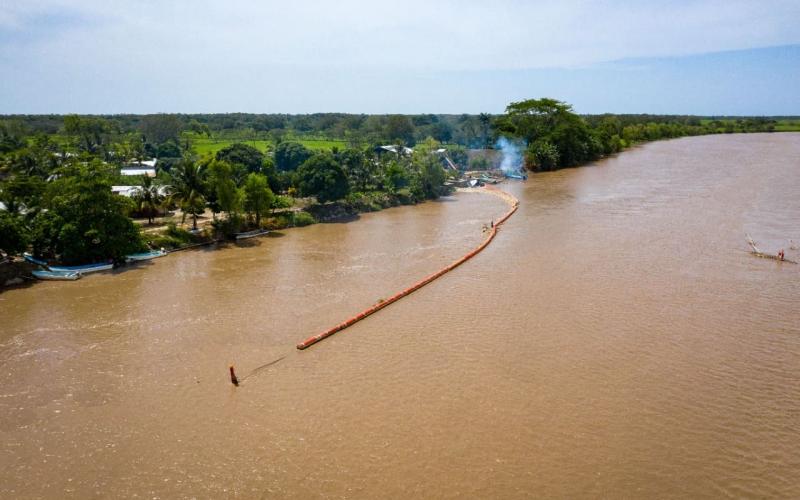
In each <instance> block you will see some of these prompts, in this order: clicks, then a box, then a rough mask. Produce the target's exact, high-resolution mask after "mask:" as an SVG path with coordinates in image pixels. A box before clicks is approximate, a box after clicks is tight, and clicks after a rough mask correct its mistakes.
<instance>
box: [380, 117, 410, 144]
mask: <svg viewBox="0 0 800 500" xmlns="http://www.w3.org/2000/svg"><path fill="white" fill-rule="evenodd" d="M384 136H385V137H386V139H387V140H389V141H392V142H399V143H400V144H406V145H408V146H413V145H414V125H413V124H412V123H411V120H409V119H408V117H407V116H405V115H391V116H390V117H389V118H388V119H387V120H386V129H385V131H384Z"/></svg>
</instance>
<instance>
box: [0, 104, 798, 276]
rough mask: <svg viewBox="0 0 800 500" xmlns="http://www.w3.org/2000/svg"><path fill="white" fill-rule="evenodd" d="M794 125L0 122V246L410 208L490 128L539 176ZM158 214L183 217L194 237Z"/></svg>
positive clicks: (562, 115)
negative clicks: (662, 146) (150, 167)
mask: <svg viewBox="0 0 800 500" xmlns="http://www.w3.org/2000/svg"><path fill="white" fill-rule="evenodd" d="M796 130H800V119H799V118H797V117H755V118H753V117H695V116H677V115H675V116H673V115H666V116H665V115H611V114H607V115H591V116H581V115H578V114H576V113H574V112H573V110H572V108H571V107H570V106H569V105H568V104H566V103H563V102H560V101H557V100H554V99H532V100H527V101H521V102H516V103H511V104H510V105H509V106H508V108H507V109H506V113H504V114H503V115H497V116H493V115H490V114H486V113H483V114H479V115H468V114H460V115H445V114H418V115H351V114H341V113H317V114H310V115H285V114H246V113H232V114H158V115H103V116H101V115H94V116H86V115H68V116H59V115H18V116H5V117H0V202H2V205H0V211H1V213H2V215H1V216H0V252H2V253H5V254H12V255H13V254H19V253H20V252H22V251H24V250H33V251H34V252H35V253H37V254H38V255H42V256H45V257H47V258H50V259H53V260H54V261H61V262H65V263H87V262H95V261H104V260H108V259H115V260H120V259H123V258H124V256H125V255H126V254H127V253H132V252H136V251H139V250H142V249H143V248H144V244H143V241H148V242H150V243H151V245H152V246H155V247H159V246H162V244H163V246H181V245H186V244H189V243H194V242H197V240H198V238H200V239H202V238H206V239H208V238H218V237H225V236H230V235H231V234H233V233H235V232H237V231H242V230H248V229H252V228H253V227H259V226H261V227H276V226H282V227H290V226H301V225H307V224H310V223H313V222H315V221H317V220H329V219H332V218H336V217H338V216H346V215H348V214H353V213H357V212H359V211H369V210H378V209H381V208H385V207H387V206H393V205H396V204H407V203H417V202H419V201H422V200H425V199H432V198H436V197H438V196H440V195H442V194H443V193H445V192H446V190H445V189H444V187H443V184H444V182H445V179H446V178H447V175H448V174H447V173H446V170H445V169H444V168H443V167H445V166H448V167H449V166H451V163H449V162H448V161H447V160H449V161H450V162H452V164H455V165H456V166H457V167H459V168H460V169H462V170H463V169H465V168H467V166H468V165H467V163H468V161H469V160H468V158H469V156H468V154H467V150H468V149H492V148H494V147H495V144H496V143H497V141H498V139H500V138H501V137H502V138H507V139H510V140H512V141H515V142H516V143H518V144H520V145H521V146H522V149H523V151H524V155H523V158H524V163H525V166H527V168H528V169H530V170H533V171H540V170H552V169H555V168H562V167H569V166H574V165H580V164H583V163H586V162H588V161H592V160H594V159H597V158H600V157H602V156H606V155H609V154H613V153H616V152H619V151H621V150H623V149H625V148H626V147H628V146H630V145H633V144H637V143H641V142H646V141H653V140H659V139H665V138H671V137H681V136H687V135H700V134H715V133H733V132H772V131H796ZM411 147H413V148H414V150H413V151H411V150H410V149H408V148H411ZM442 151H445V152H444V153H443V152H442ZM152 159H154V160H156V162H157V163H156V165H155V167H154V168H155V172H156V175H155V177H145V176H142V175H139V176H125V175H122V174H123V172H122V171H121V169H122V167H126V166H128V167H131V166H133V167H137V168H143V164H142V162H143V161H150V162H151V163H152ZM479 159H480V158H477V159H476V158H473V162H474V163H476V164H477V163H479V162H478V160H479ZM112 185H117V186H128V187H127V188H124V189H121V192H123V193H125V194H126V195H127V197H126V196H120V195H118V194H113V193H112V191H111V186H112ZM118 191H119V189H118ZM133 219H139V220H138V222H137V223H134V220H133ZM187 219H188V220H187ZM169 222H174V223H186V224H189V223H191V225H192V226H197V227H198V228H197V231H196V233H204V234H206V236H203V237H201V236H199V235H198V234H190V233H189V232H186V230H185V228H181V227H178V226H172V225H169ZM201 222H204V223H208V222H213V224H208V225H207V226H205V228H201V227H199V225H200V223H201ZM153 224H157V225H156V226H155V227H153ZM140 227H141V228H144V231H145V232H146V236H145V237H143V236H142V235H141V232H140ZM159 227H161V228H162V229H161V230H159V229H158V228H159ZM163 228H166V229H163Z"/></svg>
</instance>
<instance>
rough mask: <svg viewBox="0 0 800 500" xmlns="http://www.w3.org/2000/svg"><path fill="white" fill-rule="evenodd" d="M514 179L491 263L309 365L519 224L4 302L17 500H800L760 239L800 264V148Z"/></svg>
mask: <svg viewBox="0 0 800 500" xmlns="http://www.w3.org/2000/svg"><path fill="white" fill-rule="evenodd" d="M502 187H503V189H505V190H507V191H509V192H511V193H512V194H514V195H515V196H517V197H518V198H519V199H520V202H521V206H520V209H519V210H518V211H517V213H516V214H515V215H514V216H512V217H511V219H510V220H509V221H508V222H507V223H506V224H505V225H504V226H503V227H502V228H501V229H500V232H499V234H498V237H497V238H496V239H495V240H494V242H493V243H492V244H491V245H490V246H489V247H488V248H487V249H486V250H484V251H483V252H482V253H481V254H479V255H478V256H477V257H475V258H474V259H472V260H471V261H469V262H467V263H466V264H464V265H463V266H461V267H459V268H457V269H456V270H454V271H452V272H451V273H449V274H447V275H445V276H444V277H443V278H441V279H439V280H437V281H435V282H434V283H432V284H430V285H428V286H427V287H425V288H423V289H422V290H420V291H418V292H416V293H414V294H413V295H411V296H409V297H407V298H404V299H402V300H401V301H399V302H398V303H396V304H393V305H391V306H390V307H388V308H386V309H384V310H382V311H381V312H379V313H378V314H376V315H375V316H372V317H370V318H368V319H367V320H365V321H362V322H361V323H358V324H357V325H355V326H353V327H352V328H350V329H348V330H345V331H344V332H340V333H338V334H337V335H335V336H334V337H332V338H330V339H327V340H325V341H323V342H322V343H320V344H317V345H315V346H313V347H311V348H310V349H308V350H306V351H297V350H296V349H295V348H294V345H295V344H296V343H297V342H298V341H300V340H302V339H304V338H306V337H308V336H310V335H312V334H316V333H319V332H320V331H321V330H323V329H326V328H328V327H330V326H333V325H334V324H335V323H338V322H340V321H342V320H344V319H346V318H348V317H350V316H351V315H353V314H355V313H357V312H358V311H360V310H362V309H364V308H365V307H367V306H369V305H371V304H373V303H375V302H376V301H378V300H379V299H381V298H384V297H388V296H390V295H392V294H393V293H395V292H397V291H399V290H400V289H401V288H403V287H405V286H408V285H410V284H411V283H414V282H415V281H417V280H418V279H420V278H422V277H423V276H425V275H427V274H430V273H432V272H434V271H436V270H438V269H439V268H440V267H442V266H444V265H445V264H448V263H449V262H451V261H452V260H454V259H456V258H458V257H460V256H461V255H462V254H464V253H466V252H467V251H468V250H469V249H471V248H472V247H474V246H475V245H477V244H478V243H479V242H480V241H481V239H482V234H481V226H482V225H483V224H485V223H488V222H489V220H491V219H492V218H496V217H498V216H500V215H501V214H503V213H504V212H505V211H506V210H507V206H506V205H505V204H504V202H503V201H502V200H500V199H499V198H497V197H495V196H490V195H487V194H481V193H461V194H458V195H455V196H453V197H449V198H446V199H443V200H441V201H438V202H433V203H426V204H423V205H420V206H416V207H401V208H395V209H390V210H385V211H383V212H380V213H374V214H366V215H362V216H361V217H360V218H359V220H357V221H353V222H348V223H342V224H320V225H316V226H311V227H307V228H302V229H292V230H288V231H285V232H284V233H283V234H275V235H271V236H269V237H265V238H261V239H257V240H250V242H249V243H247V244H243V245H239V246H236V245H230V246H228V247H227V248H225V249H221V250H216V251H214V250H195V251H188V252H182V253H177V254H174V255H170V256H168V257H166V258H163V259H158V260H156V261H153V262H151V263H150V264H146V265H142V266H139V267H137V268H131V269H127V270H124V271H119V272H114V273H108V274H103V275H94V276H92V275H90V276H88V277H86V278H85V279H83V280H80V281H78V282H74V283H57V282H48V283H37V284H35V285H34V286H30V287H27V288H19V289H13V290H8V291H5V292H3V293H2V294H0V438H1V439H0V443H1V444H0V464H1V465H2V467H0V497H2V498H36V497H45V498H81V499H83V498H99V497H126V498H136V497H138V498H145V497H146V498H184V497H186V498H191V497H197V498H225V497H234V496H238V497H241V498H262V497H266V498H271V497H289V498H318V497H324V498H346V497H352V498H408V497H433V498H455V497H471V498H476V497H477V498H492V497H499V498H515V497H531V496H534V497H561V498H585V497H589V498H592V497H612V498H618V497H629V498H659V497H670V498H675V497H678V498H721V497H722V498H724V497H756V498H798V497H800V309H799V308H798V306H800V265H792V264H789V263H779V262H776V261H771V260H767V259H758V258H754V257H752V256H751V255H749V254H748V253H747V252H746V250H747V245H746V242H745V234H746V233H750V234H751V235H752V236H753V238H754V239H756V240H757V241H758V242H759V244H760V246H761V247H762V249H763V250H764V251H771V252H775V251H777V250H778V249H780V248H781V247H783V248H786V250H787V258H791V259H794V260H800V251H798V250H791V249H790V248H789V246H790V244H789V243H788V242H787V239H789V238H793V239H794V241H795V242H796V243H795V244H796V245H800V134H771V135H766V134H754V135H728V136H710V137H697V138H685V139H678V140H672V141H665V142H658V143H652V144H648V145H645V146H642V147H639V148H636V149H633V150H630V151H628V152H625V153H624V154H622V155H620V156H618V157H616V158H611V159H607V160H604V161H601V162H598V163H597V164H595V165H592V166H588V167H584V168H579V169H569V170H563V171H559V172H555V173H547V174H541V175H535V176H532V177H531V179H530V180H528V181H527V182H508V183H505V184H503V186H502ZM276 360H280V361H278V362H276V363H274V364H269V363H271V362H273V361H276ZM230 363H233V364H235V365H236V367H237V371H238V375H239V377H240V379H243V383H242V385H241V386H240V387H238V388H235V387H233V386H232V385H231V384H230V382H229V380H228V376H227V368H228V365H229V364H230ZM265 365H267V366H265Z"/></svg>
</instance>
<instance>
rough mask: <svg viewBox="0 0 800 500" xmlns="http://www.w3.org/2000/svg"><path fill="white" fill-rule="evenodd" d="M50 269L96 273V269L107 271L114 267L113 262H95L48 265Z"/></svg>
mask: <svg viewBox="0 0 800 500" xmlns="http://www.w3.org/2000/svg"><path fill="white" fill-rule="evenodd" d="M48 268H49V269H50V271H66V272H74V273H81V274H87V273H96V272H98V271H109V270H111V269H114V264H113V263H111V262H108V263H103V262H95V263H94V264H85V265H83V266H48Z"/></svg>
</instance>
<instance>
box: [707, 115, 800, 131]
mask: <svg viewBox="0 0 800 500" xmlns="http://www.w3.org/2000/svg"><path fill="white" fill-rule="evenodd" d="M713 121H714V120H712V119H711V118H703V119H701V120H700V123H702V124H703V125H709V124H710V123H711V122H713ZM719 121H720V122H722V123H728V122H733V123H735V122H736V120H735V119H730V118H729V119H721V120H719ZM718 131H719V132H722V131H724V128H720V129H719V130H718ZM775 132H800V118H784V119H780V120H777V123H775Z"/></svg>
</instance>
